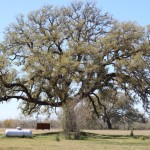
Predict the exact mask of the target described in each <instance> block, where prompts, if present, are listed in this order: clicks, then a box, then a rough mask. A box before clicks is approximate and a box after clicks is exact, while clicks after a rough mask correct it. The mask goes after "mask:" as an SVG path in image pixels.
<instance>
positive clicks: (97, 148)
mask: <svg viewBox="0 0 150 150" xmlns="http://www.w3.org/2000/svg"><path fill="white" fill-rule="evenodd" d="M102 131H103V134H95V133H94V132H96V133H100V132H102ZM102 131H91V133H89V134H83V135H82V140H66V139H64V137H63V136H62V134H60V135H59V138H60V141H56V136H58V134H57V131H56V132H54V131H50V132H48V131H46V130H45V131H44V133H43V131H33V135H34V136H33V138H12V137H11V138H10V137H9V138H8V137H5V136H3V133H2V130H1V132H0V133H1V136H0V150H149V149H150V138H149V136H144V137H145V140H143V138H141V135H140V136H139V135H136V136H135V137H134V138H132V137H129V135H127V134H125V133H124V134H123V135H121V134H120V131H116V132H115V133H116V134H110V133H111V132H112V133H114V131H109V134H107V131H106V132H105V131H104V130H102ZM46 132H48V133H46ZM88 132H90V131H88ZM117 132H118V134H117ZM122 132H123V131H122ZM124 132H125V131H124ZM128 132H129V131H128ZM128 132H127V133H128ZM141 133H142V131H141Z"/></svg>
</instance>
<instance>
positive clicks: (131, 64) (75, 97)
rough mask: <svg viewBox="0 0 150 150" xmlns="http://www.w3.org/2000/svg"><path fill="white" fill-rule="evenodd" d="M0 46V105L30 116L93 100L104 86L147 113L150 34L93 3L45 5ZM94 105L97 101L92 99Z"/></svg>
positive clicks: (16, 26)
mask: <svg viewBox="0 0 150 150" xmlns="http://www.w3.org/2000/svg"><path fill="white" fill-rule="evenodd" d="M4 35H5V36H4V40H3V42H1V44H0V101H9V100H13V99H17V100H22V110H24V111H26V112H28V113H32V112H34V111H38V110H40V107H41V106H43V105H44V106H45V108H47V110H48V109H49V108H50V107H62V106H66V105H69V103H77V102H78V101H80V100H82V99H84V98H89V100H90V101H91V103H92V105H93V107H94V108H96V107H95V103H94V100H93V97H94V96H95V97H96V94H97V93H103V91H105V90H106V89H107V88H108V89H112V90H114V91H116V92H120V91H122V92H124V93H125V94H126V96H128V97H129V98H130V99H132V100H133V101H142V102H143V105H144V108H145V109H146V110H148V109H149V96H150V39H149V35H150V30H149V27H148V28H146V29H145V28H143V27H141V26H139V25H137V24H136V23H132V22H124V23H120V22H118V21H116V20H114V19H113V18H112V17H111V16H110V15H109V14H108V13H103V12H102V10H100V9H99V8H97V7H96V5H95V4H94V3H88V2H87V3H82V2H76V3H71V4H70V5H69V6H62V7H54V6H51V5H50V6H44V7H42V8H41V9H39V10H35V11H33V12H31V13H29V14H28V16H27V17H25V16H23V15H20V16H18V17H17V18H16V21H15V22H14V23H12V24H10V25H9V26H8V28H6V30H5V33H4ZM97 102H98V103H99V99H98V98H97Z"/></svg>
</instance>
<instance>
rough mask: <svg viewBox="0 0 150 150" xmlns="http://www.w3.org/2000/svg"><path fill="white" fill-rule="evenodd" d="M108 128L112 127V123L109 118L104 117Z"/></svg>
mask: <svg viewBox="0 0 150 150" xmlns="http://www.w3.org/2000/svg"><path fill="white" fill-rule="evenodd" d="M106 123H107V127H108V129H112V124H111V121H110V119H109V118H107V119H106Z"/></svg>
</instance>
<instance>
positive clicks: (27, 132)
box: [5, 127, 32, 137]
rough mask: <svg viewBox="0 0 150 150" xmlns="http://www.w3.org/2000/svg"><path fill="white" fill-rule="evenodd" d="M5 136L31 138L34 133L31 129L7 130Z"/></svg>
mask: <svg viewBox="0 0 150 150" xmlns="http://www.w3.org/2000/svg"><path fill="white" fill-rule="evenodd" d="M5 136H10V137H13V136H14V137H31V136H32V131H31V130H29V129H21V128H20V127H17V128H16V129H6V130H5Z"/></svg>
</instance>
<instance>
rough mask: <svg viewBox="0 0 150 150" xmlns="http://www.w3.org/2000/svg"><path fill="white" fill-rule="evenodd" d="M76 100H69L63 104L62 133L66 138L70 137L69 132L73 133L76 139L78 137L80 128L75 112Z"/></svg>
mask: <svg viewBox="0 0 150 150" xmlns="http://www.w3.org/2000/svg"><path fill="white" fill-rule="evenodd" d="M76 104H77V103H76V102H75V101H74V100H70V101H68V102H67V103H65V104H63V113H64V120H63V128H64V134H65V137H66V138H67V139H70V138H71V133H73V135H74V138H75V139H77V138H79V137H80V130H79V127H78V123H77V117H76V112H75V106H76Z"/></svg>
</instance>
